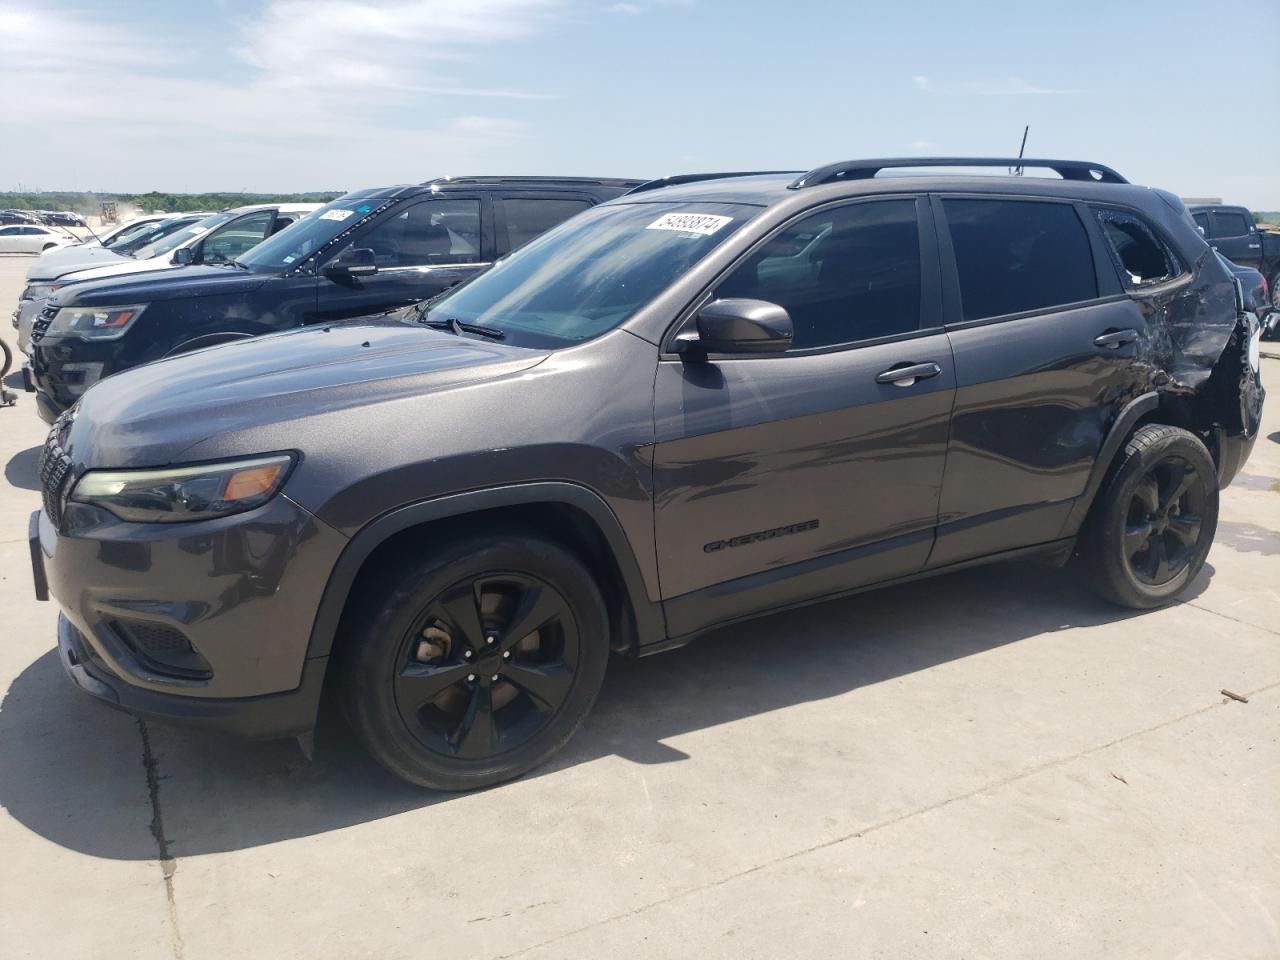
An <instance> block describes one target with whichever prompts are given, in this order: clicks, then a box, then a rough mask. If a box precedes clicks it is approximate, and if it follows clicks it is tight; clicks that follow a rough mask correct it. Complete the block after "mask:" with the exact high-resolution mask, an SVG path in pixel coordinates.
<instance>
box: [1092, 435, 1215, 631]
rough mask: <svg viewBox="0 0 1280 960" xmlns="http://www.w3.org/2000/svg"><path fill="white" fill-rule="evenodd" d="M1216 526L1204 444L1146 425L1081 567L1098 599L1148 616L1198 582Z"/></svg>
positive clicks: (1102, 502) (1107, 493)
mask: <svg viewBox="0 0 1280 960" xmlns="http://www.w3.org/2000/svg"><path fill="white" fill-rule="evenodd" d="M1217 526H1218V480H1217V468H1216V467H1215V465H1214V462H1213V458H1212V457H1211V456H1210V455H1209V451H1208V450H1207V449H1206V448H1205V445H1204V444H1203V443H1202V442H1201V441H1200V438H1199V437H1197V436H1196V435H1195V434H1193V433H1190V432H1189V431H1186V430H1182V429H1180V428H1178V427H1170V426H1165V425H1162V424H1147V425H1144V426H1141V427H1139V428H1138V429H1137V430H1136V431H1134V434H1133V436H1132V437H1130V438H1129V442H1128V443H1127V444H1126V445H1125V448H1124V453H1123V455H1122V457H1121V460H1120V462H1119V463H1118V464H1117V467H1116V469H1115V470H1113V471H1112V474H1111V476H1110V478H1109V479H1108V481H1107V482H1106V483H1105V484H1104V485H1103V488H1102V491H1101V492H1100V493H1099V495H1098V500H1097V502H1096V503H1095V504H1094V508H1093V512H1092V513H1091V515H1090V517H1089V520H1088V521H1087V523H1086V525H1085V529H1084V531H1083V532H1082V534H1081V543H1080V550H1079V554H1078V556H1077V562H1078V563H1079V565H1080V566H1081V568H1082V569H1083V572H1084V574H1085V576H1086V578H1087V580H1088V581H1089V584H1090V586H1091V587H1092V588H1093V590H1094V591H1095V592H1096V593H1097V594H1098V595H1099V596H1101V597H1103V598H1105V599H1107V600H1110V601H1111V602H1112V603H1116V604H1119V605H1120V606H1123V607H1130V608H1132V609H1135V610H1148V609H1151V608H1152V607H1158V606H1161V605H1163V604H1165V603H1168V602H1169V601H1170V600H1172V599H1173V598H1174V597H1176V596H1177V595H1178V594H1179V593H1181V592H1182V591H1183V590H1184V589H1185V588H1186V586H1187V584H1189V583H1190V582H1191V581H1192V580H1194V579H1195V577H1196V575H1197V574H1198V573H1199V572H1200V568H1201V567H1203V566H1204V561H1205V557H1207V556H1208V554H1209V547H1210V546H1212V545H1213V535H1214V532H1215V531H1216V529H1217Z"/></svg>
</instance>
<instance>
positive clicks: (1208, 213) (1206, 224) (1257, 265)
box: [1188, 203, 1280, 310]
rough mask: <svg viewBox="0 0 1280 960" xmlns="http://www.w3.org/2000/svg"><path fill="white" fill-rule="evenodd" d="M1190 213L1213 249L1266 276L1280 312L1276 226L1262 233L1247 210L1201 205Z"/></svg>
mask: <svg viewBox="0 0 1280 960" xmlns="http://www.w3.org/2000/svg"><path fill="white" fill-rule="evenodd" d="M1188 209H1190V211H1191V216H1192V218H1193V219H1194V220H1195V222H1196V226H1198V227H1199V228H1200V232H1201V233H1203V234H1204V236H1205V239H1206V240H1208V241H1209V246H1211V247H1213V249H1215V250H1217V251H1218V252H1219V253H1220V254H1222V255H1223V256H1224V257H1226V258H1227V259H1228V260H1230V261H1231V262H1232V263H1238V264H1239V265H1240V266H1242V267H1252V268H1253V269H1254V270H1257V271H1258V273H1260V274H1262V276H1263V278H1264V279H1265V280H1266V281H1267V286H1268V290H1269V296H1270V299H1271V305H1272V306H1273V307H1274V308H1275V309H1277V310H1280V230H1277V229H1276V227H1275V225H1274V224H1272V225H1271V226H1270V228H1269V229H1262V230H1260V229H1258V224H1257V223H1256V222H1255V220H1254V216H1253V213H1252V212H1250V210H1249V209H1248V208H1247V207H1234V206H1230V205H1228V204H1222V203H1197V204H1193V205H1192V206H1191V207H1189V208H1188Z"/></svg>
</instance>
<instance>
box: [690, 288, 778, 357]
mask: <svg viewBox="0 0 1280 960" xmlns="http://www.w3.org/2000/svg"><path fill="white" fill-rule="evenodd" d="M697 325H698V332H697V334H696V335H695V334H692V333H686V334H681V336H680V337H679V338H677V350H678V351H679V352H680V353H682V354H693V355H705V354H708V353H781V352H782V351H784V350H786V349H788V348H789V347H790V346H791V340H792V338H793V336H794V334H793V332H792V327H791V317H790V315H789V314H788V313H787V311H786V308H785V307H780V306H778V305H777V304H776V303H769V302H768V301H767V300H745V299H738V298H726V299H723V300H712V301H711V302H710V303H708V304H706V305H705V306H704V307H703V308H702V309H701V310H699V311H698V316H697Z"/></svg>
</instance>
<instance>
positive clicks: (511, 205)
mask: <svg viewBox="0 0 1280 960" xmlns="http://www.w3.org/2000/svg"><path fill="white" fill-rule="evenodd" d="M590 206H591V204H590V203H588V202H587V201H586V200H570V199H564V198H551V197H545V198H544V197H507V198H506V199H505V200H503V201H502V209H503V211H504V212H505V213H506V216H507V240H508V241H509V242H510V244H511V249H512V250H519V249H520V248H521V247H523V246H524V245H525V244H526V243H528V242H529V241H530V240H533V239H535V238H537V237H540V236H542V234H544V233H546V232H547V231H548V230H550V229H551V228H552V227H554V226H555V225H556V224H557V223H563V222H564V221H565V220H568V219H569V218H570V217H572V216H574V215H575V214H579V213H581V212H582V211H583V210H586V209H587V208H588V207H590Z"/></svg>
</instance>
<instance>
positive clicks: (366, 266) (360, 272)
mask: <svg viewBox="0 0 1280 960" xmlns="http://www.w3.org/2000/svg"><path fill="white" fill-rule="evenodd" d="M377 272H378V265H377V264H376V263H375V262H374V258H373V251H372V250H370V249H369V248H368V247H352V248H351V249H349V250H344V251H342V253H340V254H338V255H337V256H336V257H334V258H333V259H332V260H330V261H329V262H328V263H326V264H325V265H324V270H323V273H324V275H325V276H326V277H328V278H329V279H330V280H353V279H357V278H359V277H371V276H373V275H374V274H375V273H377Z"/></svg>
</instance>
